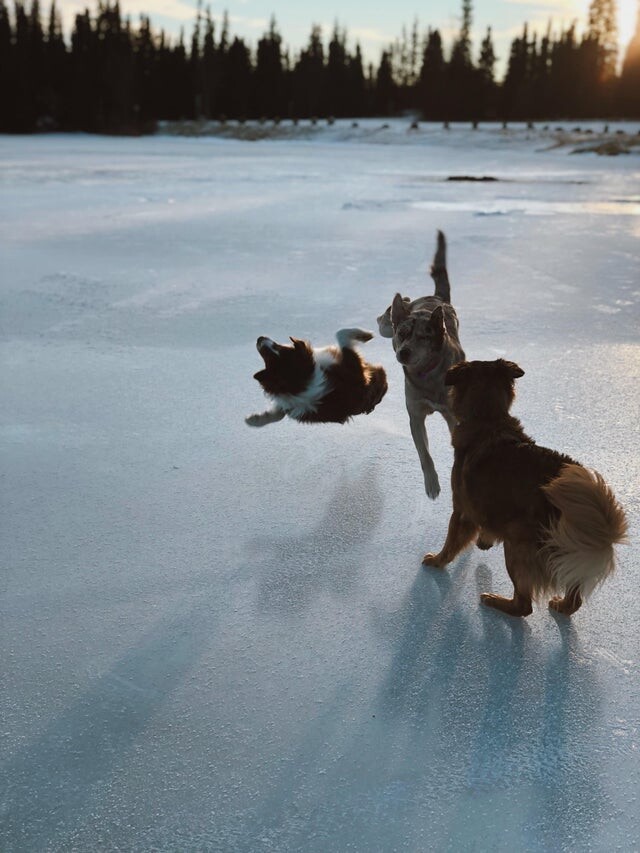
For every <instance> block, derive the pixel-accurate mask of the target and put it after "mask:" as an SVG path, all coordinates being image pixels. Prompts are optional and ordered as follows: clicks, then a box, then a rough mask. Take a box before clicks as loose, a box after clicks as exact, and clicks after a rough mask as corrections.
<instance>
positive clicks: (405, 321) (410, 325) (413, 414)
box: [378, 231, 465, 498]
mask: <svg viewBox="0 0 640 853" xmlns="http://www.w3.org/2000/svg"><path fill="white" fill-rule="evenodd" d="M431 278H432V279H433V280H434V282H435V286H436V291H435V294H434V295H433V296H421V297H420V298H419V299H415V300H413V302H412V301H411V300H410V299H409V297H408V296H404V297H403V296H401V295H400V294H399V293H396V295H395V296H394V298H393V302H392V304H391V305H390V306H389V307H388V308H387V310H386V311H385V312H384V314H382V315H381V316H380V317H378V327H379V329H380V334H381V335H382V336H383V337H385V338H392V340H393V348H394V350H395V353H396V358H397V359H398V361H399V362H400V364H401V365H402V369H403V371H404V390H405V400H406V404H407V411H408V412H409V426H410V428H411V435H412V437H413V441H414V444H415V446H416V450H417V451H418V456H419V457H420V465H421V466H422V472H423V474H424V485H425V490H426V493H427V495H428V496H429V497H430V498H437V497H438V495H439V494H440V483H439V481H438V474H437V472H436V469H435V466H434V464H433V459H432V458H431V454H430V453H429V441H428V439H427V428H426V423H425V422H426V418H427V415H432V414H433V413H434V412H440V414H441V415H442V417H443V418H444V419H445V421H446V422H447V426H448V427H449V431H450V432H452V431H453V428H454V426H455V423H456V421H455V418H454V416H453V413H452V411H451V408H450V406H449V396H448V390H449V389H448V388H447V387H446V385H445V382H444V380H445V376H446V374H447V370H449V368H450V367H452V366H453V365H454V364H457V363H458V362H459V361H462V360H464V357H465V356H464V352H463V350H462V347H461V346H460V341H459V340H458V318H457V316H456V312H455V310H454V308H453V306H452V305H451V304H450V301H449V300H450V288H449V276H448V274H447V260H446V242H445V238H444V234H443V233H442V232H441V231H438V245H437V249H436V253H435V256H434V259H433V263H432V265H431Z"/></svg>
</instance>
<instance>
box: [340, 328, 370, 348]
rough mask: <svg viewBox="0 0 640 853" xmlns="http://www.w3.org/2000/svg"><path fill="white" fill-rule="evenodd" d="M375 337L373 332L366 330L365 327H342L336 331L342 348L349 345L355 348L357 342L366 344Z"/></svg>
mask: <svg viewBox="0 0 640 853" xmlns="http://www.w3.org/2000/svg"><path fill="white" fill-rule="evenodd" d="M372 337H373V332H366V331H365V330H364V329H340V331H339V332H336V340H337V341H338V346H339V347H340V349H344V348H345V347H349V348H351V349H353V347H355V346H356V345H357V344H359V343H360V344H366V342H367V341H370V340H371V338H372Z"/></svg>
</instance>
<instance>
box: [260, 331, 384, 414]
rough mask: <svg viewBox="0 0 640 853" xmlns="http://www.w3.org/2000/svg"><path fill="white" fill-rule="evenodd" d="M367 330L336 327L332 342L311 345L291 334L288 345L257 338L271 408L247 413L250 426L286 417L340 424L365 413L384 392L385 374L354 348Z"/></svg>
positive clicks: (367, 334)
mask: <svg viewBox="0 0 640 853" xmlns="http://www.w3.org/2000/svg"><path fill="white" fill-rule="evenodd" d="M372 337H373V335H372V334H371V332H365V331H364V330H362V329H341V330H340V331H339V332H338V333H337V334H336V340H337V342H338V345H337V346H328V347H323V348H322V349H314V348H313V347H312V346H311V344H309V343H308V342H307V341H301V340H298V339H296V338H290V340H291V344H292V346H289V345H284V344H278V343H276V342H275V341H272V340H271V339H270V338H265V337H260V338H258V340H257V342H256V347H257V349H258V352H259V353H260V355H261V356H262V358H263V359H264V364H265V367H264V370H260V371H258V373H256V374H255V376H254V379H257V380H258V382H259V383H260V385H261V386H262V388H263V390H264V392H265V394H266V395H267V396H268V397H271V399H272V400H273V403H274V405H273V408H271V409H268V410H267V411H266V412H262V414H255V415H249V417H247V418H245V422H246V423H247V424H249V426H254V427H262V426H266V425H267V424H272V423H275V422H276V421H281V420H282V418H284V416H285V415H288V416H289V417H290V418H293V419H294V420H296V421H301V422H302V423H329V422H333V423H339V424H343V423H345V422H346V421H348V420H349V419H350V418H352V417H353V416H354V415H360V414H369V412H372V411H373V410H374V408H375V407H376V406H377V405H378V403H379V402H380V400H382V398H383V397H384V395H385V394H386V391H387V376H386V374H385V372H384V369H383V368H382V367H380V366H377V365H373V364H369V363H368V362H366V361H365V360H364V359H363V358H362V356H361V355H360V354H359V353H358V352H357V351H356V349H355V347H356V345H357V343H358V342H361V343H364V342H365V341H369V340H371V338H372Z"/></svg>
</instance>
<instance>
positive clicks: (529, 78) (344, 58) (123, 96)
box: [0, 0, 640, 133]
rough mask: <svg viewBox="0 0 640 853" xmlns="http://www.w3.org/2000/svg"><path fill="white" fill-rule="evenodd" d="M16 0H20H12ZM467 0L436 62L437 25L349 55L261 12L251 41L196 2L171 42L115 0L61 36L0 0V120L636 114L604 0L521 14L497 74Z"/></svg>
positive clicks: (84, 124)
mask: <svg viewBox="0 0 640 853" xmlns="http://www.w3.org/2000/svg"><path fill="white" fill-rule="evenodd" d="M26 3H28V4H30V5H25V4H26ZM472 11H473V10H472V0H462V16H461V25H460V31H459V33H458V36H457V38H456V39H455V40H454V43H453V45H452V47H451V52H450V57H449V60H448V61H447V60H446V58H445V50H444V46H443V43H442V39H441V36H440V33H439V32H438V31H437V30H432V29H429V30H428V31H427V33H426V34H425V36H424V38H423V39H422V40H421V38H420V34H419V29H418V22H417V20H415V21H414V22H413V25H412V27H411V29H410V30H407V28H406V27H403V28H402V33H401V37H400V38H399V39H396V41H395V42H394V43H393V44H390V45H389V46H388V48H387V49H385V50H384V51H383V52H382V56H381V59H380V63H379V65H378V67H377V68H375V67H374V65H373V64H372V63H369V65H368V67H367V70H366V72H365V68H364V67H363V59H362V53H361V50H360V46H359V45H357V44H356V45H355V48H354V49H353V50H351V49H350V46H349V42H348V38H347V33H346V31H345V30H344V29H343V28H341V27H340V26H339V25H338V24H337V23H336V24H335V26H334V28H333V31H332V33H331V36H330V38H329V41H328V44H327V45H326V46H325V44H324V43H323V38H322V31H321V29H320V27H319V26H314V27H312V29H311V34H310V37H309V42H308V44H307V45H306V47H305V48H303V49H302V50H301V51H300V53H299V55H297V56H295V57H293V58H292V57H291V54H290V51H289V50H288V49H287V48H286V47H285V46H283V43H282V37H281V35H280V33H279V31H278V28H277V25H276V22H275V19H273V18H272V20H271V23H270V25H269V29H268V30H267V32H266V33H264V35H263V36H262V37H261V39H260V40H259V42H258V45H257V49H256V51H255V53H254V52H252V50H251V48H250V46H249V45H247V44H246V43H245V42H244V41H243V40H242V39H240V38H238V37H232V36H231V35H230V32H229V18H228V15H227V14H226V13H225V14H224V16H223V20H222V23H221V26H220V31H219V37H218V39H217V40H216V27H215V25H214V22H213V19H212V17H211V12H210V10H209V9H208V8H207V9H203V6H202V2H200V3H199V5H198V8H197V13H196V18H195V22H194V28H193V30H192V34H191V37H190V38H189V49H187V48H186V47H185V37H184V34H183V33H181V34H180V37H179V39H178V40H177V42H175V41H174V42H172V40H171V39H169V38H167V36H166V35H165V33H164V32H160V33H159V34H157V33H156V32H154V30H153V27H152V23H151V21H150V19H149V18H148V17H147V16H144V15H143V16H141V18H140V20H139V22H138V24H137V25H136V26H134V25H132V24H131V22H130V20H129V19H123V18H122V15H121V11H120V7H119V5H118V2H117V0H98V5H97V8H96V10H95V11H94V12H93V13H92V12H90V11H89V10H88V9H86V10H85V11H83V12H82V13H80V14H78V15H76V17H75V22H74V25H73V29H72V32H71V38H70V41H69V43H68V44H67V43H66V42H65V40H64V36H63V33H62V27H61V23H60V16H59V13H58V9H57V6H56V2H55V0H53V2H52V4H51V6H50V8H49V10H48V14H47V15H46V18H45V19H46V25H45V26H43V23H42V20H43V17H45V13H44V11H43V10H42V8H41V6H40V0H14V5H13V9H10V8H9V7H8V6H7V0H0V131H1V132H33V131H36V130H49V129H58V128H59V129H70V130H87V131H93V132H105V133H143V132H147V131H150V130H152V129H153V127H154V125H155V122H156V121H158V120H163V119H168V120H177V119H193V118H196V117H197V118H205V119H209V118H215V117H218V118H221V117H223V116H227V117H230V118H244V117H253V118H260V117H263V116H264V117H270V118H277V117H285V116H292V117H297V118H310V117H312V116H318V117H322V116H324V117H328V116H332V115H333V116H354V117H355V116H359V115H371V114H376V115H381V116H388V115H394V114H398V113H399V112H401V111H409V112H412V113H415V114H421V115H422V116H423V117H424V118H427V119H432V120H436V119H437V120H442V119H444V118H447V119H465V120H470V119H473V120H478V119H482V118H501V117H504V118H513V119H516V118H518V119H523V118H524V119H530V118H542V117H546V118H549V119H551V118H554V117H560V116H562V117H569V116H574V117H576V118H577V117H598V116H605V115H611V116H614V115H616V114H620V115H628V116H639V115H640V33H639V32H638V30H636V34H635V37H634V39H633V40H632V41H631V43H630V44H629V46H628V48H627V51H626V53H625V57H624V62H623V64H622V71H621V74H620V76H617V73H616V62H617V53H616V51H617V35H616V27H615V0H592V2H591V6H590V9H589V19H588V26H587V28H586V30H585V34H584V35H583V36H582V37H581V38H578V37H577V36H576V27H575V25H572V26H571V27H569V28H568V29H565V30H563V31H561V32H560V33H559V34H558V35H557V36H554V35H552V32H551V27H550V26H549V28H548V29H547V31H546V33H545V34H544V35H543V37H542V38H538V36H537V35H536V34H535V33H534V34H533V35H531V34H530V33H529V29H528V27H527V26H526V25H525V27H524V29H523V32H522V34H521V35H519V36H517V37H516V38H515V39H514V40H513V42H512V44H511V50H510V54H509V59H508V66H507V72H506V75H505V78H504V81H503V82H502V84H498V83H496V81H495V77H494V67H495V62H496V56H495V51H494V47H493V40H492V32H491V28H488V30H487V32H486V34H485V37H484V39H483V41H482V43H481V46H480V52H479V55H478V58H477V62H476V63H474V59H473V56H472V51H471V23H472Z"/></svg>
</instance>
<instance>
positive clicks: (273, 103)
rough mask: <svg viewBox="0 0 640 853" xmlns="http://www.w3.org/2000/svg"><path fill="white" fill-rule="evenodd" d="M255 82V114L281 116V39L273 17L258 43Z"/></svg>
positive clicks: (282, 80) (282, 81) (269, 116)
mask: <svg viewBox="0 0 640 853" xmlns="http://www.w3.org/2000/svg"><path fill="white" fill-rule="evenodd" d="M255 80H256V87H255V97H256V110H257V114H258V115H259V116H266V117H268V118H275V117H276V116H282V115H283V107H284V103H283V94H284V92H283V89H284V70H283V67H282V38H281V36H280V33H279V32H278V28H277V25H276V20H275V18H274V17H272V18H271V21H270V24H269V29H268V31H267V32H266V33H265V34H264V35H263V37H262V38H261V39H260V41H259V42H258V52H257V56H256V74H255Z"/></svg>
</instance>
